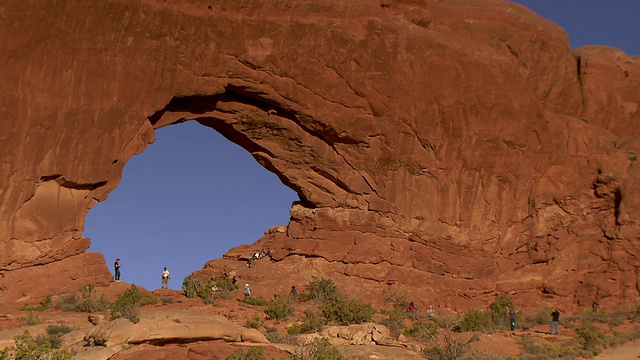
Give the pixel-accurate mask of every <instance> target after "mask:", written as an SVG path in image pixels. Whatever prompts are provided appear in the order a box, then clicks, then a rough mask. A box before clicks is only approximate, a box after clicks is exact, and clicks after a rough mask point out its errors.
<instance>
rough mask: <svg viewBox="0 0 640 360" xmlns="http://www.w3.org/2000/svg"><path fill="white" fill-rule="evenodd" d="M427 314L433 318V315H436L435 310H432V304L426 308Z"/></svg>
mask: <svg viewBox="0 0 640 360" xmlns="http://www.w3.org/2000/svg"><path fill="white" fill-rule="evenodd" d="M427 316H428V317H429V318H430V319H433V318H434V317H436V312H435V310H433V306H431V305H429V308H428V309H427Z"/></svg>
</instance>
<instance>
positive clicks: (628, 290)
mask: <svg viewBox="0 0 640 360" xmlns="http://www.w3.org/2000/svg"><path fill="white" fill-rule="evenodd" d="M383 5H384V6H381V5H380V4H378V3H376V2H370V1H360V0H351V1H343V0H340V1H337V0H336V1H329V2H324V3H323V4H322V5H317V6H312V5H309V4H308V3H306V2H300V1H294V0H291V1H285V2H278V3H277V4H276V3H269V2H255V1H245V2H233V3H227V2H224V1H223V2H219V3H216V4H215V5H208V4H202V3H200V2H199V1H195V0H194V1H190V2H181V3H180V4H172V3H166V2H161V1H145V2H131V3H129V2H126V1H123V2H117V3H116V2H114V3H108V4H101V5H99V6H97V7H96V6H95V5H91V4H88V3H87V4H85V3H82V4H72V3H71V2H43V1H32V2H25V1H9V2H8V3H6V4H3V5H1V8H0V10H1V11H0V15H1V16H3V17H4V18H7V19H15V20H12V21H3V22H2V25H1V26H0V37H2V38H3V39H7V41H6V42H4V43H3V44H2V45H1V46H2V50H3V53H4V54H5V55H4V56H3V57H2V58H1V60H0V65H2V66H1V67H0V68H2V69H3V70H2V79H3V84H5V86H4V87H3V88H2V89H1V90H0V91H1V94H2V95H1V96H0V101H1V102H0V136H2V144H1V145H0V148H1V149H2V155H0V156H1V157H0V164H1V169H2V176H0V186H1V187H0V188H1V189H2V194H1V196H0V215H2V216H1V217H0V244H1V245H0V246H1V251H0V275H1V278H0V288H2V289H3V291H5V292H6V294H7V296H8V297H9V298H11V299H15V298H19V297H22V296H27V297H34V296H41V295H45V294H50V293H55V292H63V291H70V290H73V289H77V288H79V287H80V286H82V285H84V284H86V283H96V284H104V283H105V282H106V281H108V271H107V269H106V267H105V266H104V260H103V259H102V258H101V257H100V256H99V255H96V254H89V253H86V252H85V250H86V249H87V248H88V240H87V239H84V238H82V236H81V233H82V227H83V219H84V216H85V215H86V213H87V211H88V209H89V208H90V207H91V206H92V205H93V204H95V202H96V201H100V200H104V199H105V198H106V196H107V194H108V193H109V191H111V190H112V189H114V188H115V186H117V182H118V180H119V177H120V173H121V171H122V167H123V166H124V163H125V162H126V161H127V160H128V159H129V158H130V157H131V156H133V154H135V153H138V152H140V151H142V150H143V149H144V147H145V146H146V145H147V144H148V143H149V142H150V141H152V140H153V131H154V128H158V127H161V126H166V125H167V124H170V123H172V122H176V121H183V120H185V119H195V120H197V121H199V122H200V123H202V124H204V125H206V126H210V127H213V128H215V129H216V130H218V131H219V132H221V133H222V134H223V135H225V136H226V137H227V138H229V139H230V140H231V141H234V142H236V143H238V144H240V145H241V146H243V147H244V148H245V149H247V150H248V151H250V152H251V153H252V154H253V155H254V157H255V158H256V159H257V160H258V161H259V162H260V163H261V164H262V165H263V166H265V167H267V168H268V169H269V170H271V171H273V172H274V173H276V174H277V175H278V176H279V177H280V179H282V181H283V183H285V184H286V185H287V186H289V187H291V188H292V189H294V190H295V191H296V192H298V193H299V194H300V197H301V199H302V200H303V201H302V203H301V204H297V205H296V206H294V207H293V208H292V218H293V220H292V222H291V224H290V225H289V227H288V228H287V229H286V231H284V232H275V233H272V234H268V235H267V237H266V238H265V239H263V241H267V242H270V244H271V246H273V247H275V248H278V249H277V250H278V252H277V255H276V259H277V260H278V261H279V262H280V263H285V262H287V261H294V259H301V261H307V260H308V261H315V262H316V265H314V266H316V268H315V269H319V267H323V268H324V269H325V270H327V271H333V272H336V273H339V274H341V275H342V276H346V277H347V279H346V280H345V281H347V282H350V283H351V284H354V285H355V284H358V285H359V288H361V291H362V292H363V293H365V294H370V293H372V292H374V291H375V290H374V289H375V285H376V284H380V283H383V282H386V281H388V280H390V278H392V277H398V276H401V277H402V278H403V279H406V281H404V282H401V283H402V284H401V285H402V286H406V287H407V288H409V289H411V288H415V287H416V286H427V287H428V290H427V293H428V295H429V296H432V297H435V296H436V295H438V296H443V295H444V296H445V297H446V298H456V299H461V301H462V302H463V304H465V305H464V306H471V305H474V306H475V305H476V304H477V303H481V302H483V301H484V299H483V297H485V298H490V297H491V296H493V295H494V294H496V293H501V292H516V293H518V294H520V295H522V297H523V299H535V298H536V297H537V296H543V295H544V296H547V295H548V296H550V297H551V300H550V301H553V299H554V297H556V298H566V297H571V298H572V299H573V301H574V302H575V303H576V304H579V303H587V302H589V301H591V300H592V299H594V298H595V297H598V298H599V299H605V301H610V302H611V303H616V304H617V303H620V302H624V301H629V299H631V298H633V297H635V296H637V295H638V291H639V288H640V280H639V278H638V269H639V259H638V253H640V252H638V251H637V250H638V240H637V239H638V237H637V234H638V227H637V224H636V222H635V220H634V219H635V218H637V216H635V215H637V214H638V211H639V208H638V206H636V204H637V203H638V201H637V195H636V191H635V189H637V187H636V185H637V180H636V179H637V175H636V174H637V170H636V168H637V164H636V160H635V159H634V154H633V152H634V151H637V149H636V148H637V144H636V143H635V142H633V141H622V140H621V138H622V137H632V136H637V135H638V132H639V131H640V128H638V126H637V122H638V117H639V116H640V113H639V112H638V111H637V109H638V99H637V97H635V98H634V95H633V94H637V93H638V87H639V86H640V85H638V84H639V83H640V82H639V81H638V79H640V65H638V59H637V57H629V56H627V55H626V54H623V53H620V52H619V51H617V50H615V49H608V48H602V47H593V48H590V47H587V48H582V49H578V50H577V51H576V54H575V56H574V54H572V52H571V49H570V48H569V46H568V43H567V39H566V35H565V34H564V32H563V31H562V30H561V29H559V28H558V27H556V26H555V25H554V24H552V23H550V22H548V21H545V20H543V19H541V18H539V17H537V16H536V15H535V14H533V13H531V12H529V11H527V10H526V9H524V8H523V7H521V6H518V5H514V4H510V3H506V2H500V1H486V2H477V1H468V2H465V1H461V2H458V3H457V4H456V6H451V5H447V4H443V3H429V2H422V1H414V2H412V1H410V2H406V1H397V2H396V1H391V2H386V3H385V4H383ZM24 14H27V15H28V16H24ZM577 58H578V59H579V61H578V60H577ZM578 64H580V67H578ZM605 80H606V81H605ZM630 94H631V95H630ZM605 114H606V115H605ZM581 118H582V119H581ZM584 119H587V120H588V122H586V121H584ZM612 119H613V120H612ZM621 129H624V130H621ZM96 145H98V146H96ZM296 261H297V260H296ZM319 262H322V264H320V263H319ZM300 264H302V263H300ZM217 266H218V265H216V264H210V266H208V267H207V268H205V269H203V271H205V272H206V271H217V270H216V268H217ZM50 276H55V277H56V278H61V279H63V280H64V281H63V282H62V283H61V284H62V285H53V283H52V282H51V280H50V279H49V277H50ZM265 281H266V280H265ZM34 284H51V285H49V286H39V287H37V288H34ZM10 290H11V291H10ZM523 301H524V300H523ZM474 302H476V303H474ZM601 303H602V301H601ZM445 305H447V306H449V305H451V304H445ZM451 306H453V305H451Z"/></svg>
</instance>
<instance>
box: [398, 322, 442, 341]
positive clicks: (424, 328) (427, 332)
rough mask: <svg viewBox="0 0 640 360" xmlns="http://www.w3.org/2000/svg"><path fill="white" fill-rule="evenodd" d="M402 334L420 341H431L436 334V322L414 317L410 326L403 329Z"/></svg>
mask: <svg viewBox="0 0 640 360" xmlns="http://www.w3.org/2000/svg"><path fill="white" fill-rule="evenodd" d="M404 335H405V336H409V337H412V338H414V339H416V340H419V341H421V342H429V341H433V340H434V339H436V337H437V335H438V324H436V323H435V322H433V321H425V320H422V319H416V320H414V321H413V323H412V324H411V326H410V327H408V328H406V329H404Z"/></svg>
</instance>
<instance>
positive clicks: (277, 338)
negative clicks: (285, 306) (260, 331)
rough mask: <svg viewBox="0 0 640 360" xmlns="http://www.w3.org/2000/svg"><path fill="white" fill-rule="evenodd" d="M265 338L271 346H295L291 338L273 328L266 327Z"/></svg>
mask: <svg viewBox="0 0 640 360" xmlns="http://www.w3.org/2000/svg"><path fill="white" fill-rule="evenodd" d="M265 336H266V337H267V340H269V342H270V343H272V344H291V345H293V344H295V341H294V339H293V338H292V337H290V336H287V335H285V334H281V333H280V332H278V329H277V328H275V327H268V328H267V333H266V334H265Z"/></svg>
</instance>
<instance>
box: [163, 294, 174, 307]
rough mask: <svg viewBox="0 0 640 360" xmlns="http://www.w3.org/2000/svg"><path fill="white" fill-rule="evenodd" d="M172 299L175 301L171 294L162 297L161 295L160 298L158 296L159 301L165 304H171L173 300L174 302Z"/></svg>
mask: <svg viewBox="0 0 640 360" xmlns="http://www.w3.org/2000/svg"><path fill="white" fill-rule="evenodd" d="M174 301H175V300H174V299H173V298H172V297H171V296H163V297H161V298H160V302H161V303H162V304H163V305H166V304H173V302H174Z"/></svg>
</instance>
